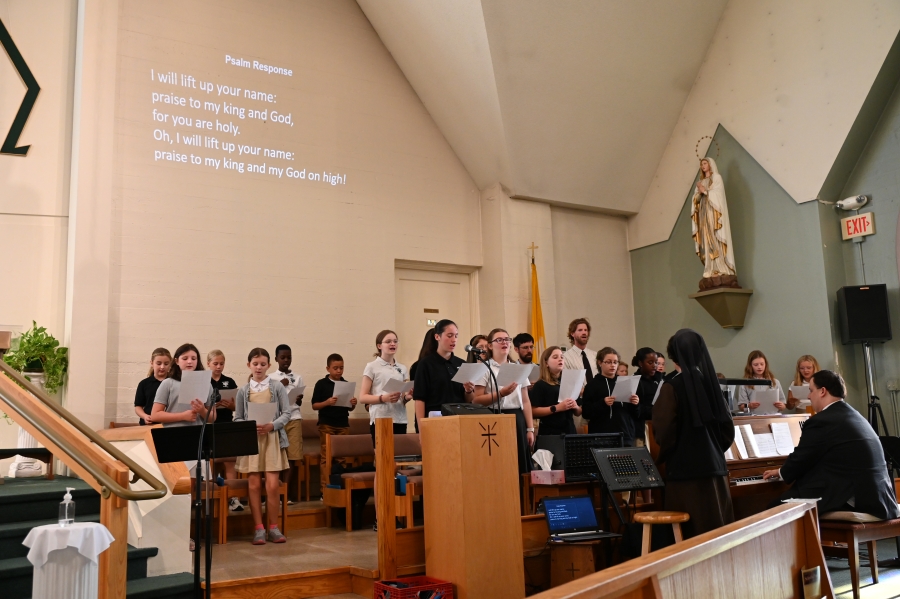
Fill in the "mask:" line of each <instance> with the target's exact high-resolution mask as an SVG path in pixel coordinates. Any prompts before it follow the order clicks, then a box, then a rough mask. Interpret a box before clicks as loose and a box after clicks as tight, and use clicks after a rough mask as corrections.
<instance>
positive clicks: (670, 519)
mask: <svg viewBox="0 0 900 599" xmlns="http://www.w3.org/2000/svg"><path fill="white" fill-rule="evenodd" d="M690 519H691V517H690V516H689V515H688V514H687V513H685V512H638V513H637V514H635V515H634V521H635V522H637V523H638V524H643V525H644V537H643V541H642V542H641V555H642V556H644V555H647V554H648V553H650V537H651V532H652V530H653V525H654V524H671V525H672V533H673V534H674V535H675V542H676V543H680V542H681V541H682V540H684V539H683V538H682V536H681V523H682V522H687V521H688V520H690Z"/></svg>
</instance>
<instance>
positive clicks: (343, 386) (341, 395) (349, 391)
mask: <svg viewBox="0 0 900 599" xmlns="http://www.w3.org/2000/svg"><path fill="white" fill-rule="evenodd" d="M354 393H356V383H348V382H347V381H334V395H332V397H337V398H338V400H337V403H336V404H334V405H336V406H341V407H342V408H349V407H351V406H350V400H351V399H353V394H354Z"/></svg>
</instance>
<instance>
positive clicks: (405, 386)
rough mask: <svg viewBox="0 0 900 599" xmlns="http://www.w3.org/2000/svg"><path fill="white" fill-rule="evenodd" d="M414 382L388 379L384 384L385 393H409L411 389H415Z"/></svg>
mask: <svg viewBox="0 0 900 599" xmlns="http://www.w3.org/2000/svg"><path fill="white" fill-rule="evenodd" d="M414 384H415V383H413V382H412V381H407V382H405V383H404V382H403V381H401V380H400V379H388V380H387V382H386V383H385V384H384V389H383V391H384V392H385V393H407V392H408V391H409V390H410V389H412V388H413V385H414Z"/></svg>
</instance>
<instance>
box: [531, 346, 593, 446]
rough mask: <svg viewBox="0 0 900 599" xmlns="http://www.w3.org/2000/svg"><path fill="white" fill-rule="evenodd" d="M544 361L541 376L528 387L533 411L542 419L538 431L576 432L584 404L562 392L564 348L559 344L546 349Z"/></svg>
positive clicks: (553, 432)
mask: <svg viewBox="0 0 900 599" xmlns="http://www.w3.org/2000/svg"><path fill="white" fill-rule="evenodd" d="M540 365H541V378H540V380H539V381H537V382H536V383H535V384H534V386H532V387H531V389H530V390H529V391H528V397H529V399H530V400H531V414H532V416H533V417H535V418H537V419H539V420H540V421H541V426H540V428H539V429H538V434H539V435H544V436H547V435H574V434H575V433H576V430H575V416H581V405H579V403H578V397H574V398H572V397H563V398H560V396H559V390H560V387H559V383H560V380H561V379H562V373H563V367H564V366H565V360H564V359H563V353H562V350H561V349H560V348H559V347H557V346H555V345H554V346H551V347H548V348H547V349H545V350H544V353H542V354H541V361H540ZM575 395H576V396H577V395H578V394H577V393H576V394H575Z"/></svg>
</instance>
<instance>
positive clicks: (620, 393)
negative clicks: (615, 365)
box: [613, 375, 641, 403]
mask: <svg viewBox="0 0 900 599" xmlns="http://www.w3.org/2000/svg"><path fill="white" fill-rule="evenodd" d="M640 381H641V376H640V375H637V376H620V377H619V378H617V379H616V386H615V388H614V389H613V397H615V398H616V401H620V402H622V403H630V402H631V396H632V395H634V392H635V391H637V386H638V383H639V382H640Z"/></svg>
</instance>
